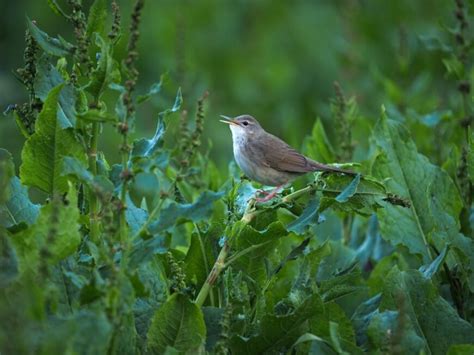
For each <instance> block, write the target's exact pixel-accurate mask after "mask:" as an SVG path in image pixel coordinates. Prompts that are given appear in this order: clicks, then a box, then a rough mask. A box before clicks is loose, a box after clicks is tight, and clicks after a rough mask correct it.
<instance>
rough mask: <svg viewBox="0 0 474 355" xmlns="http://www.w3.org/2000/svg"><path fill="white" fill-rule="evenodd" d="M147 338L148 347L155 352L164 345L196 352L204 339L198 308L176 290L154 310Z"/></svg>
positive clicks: (204, 329)
mask: <svg viewBox="0 0 474 355" xmlns="http://www.w3.org/2000/svg"><path fill="white" fill-rule="evenodd" d="M147 339H148V344H147V349H148V351H150V352H152V353H154V354H162V353H164V352H165V350H166V347H167V346H171V347H173V348H175V349H176V350H178V351H180V352H189V353H197V352H198V351H199V349H201V347H202V346H203V345H204V340H205V339H206V326H205V323H204V317H203V314H202V311H201V309H200V308H199V307H198V306H196V305H195V304H194V303H193V302H191V301H190V300H189V299H188V298H187V297H186V296H184V295H180V294H177V293H175V294H174V295H172V296H171V297H170V298H169V299H168V301H166V302H165V303H164V304H163V305H162V306H161V307H160V308H159V309H158V311H156V313H155V315H154V316H153V320H152V323H151V326H150V329H149V330H148V335H147Z"/></svg>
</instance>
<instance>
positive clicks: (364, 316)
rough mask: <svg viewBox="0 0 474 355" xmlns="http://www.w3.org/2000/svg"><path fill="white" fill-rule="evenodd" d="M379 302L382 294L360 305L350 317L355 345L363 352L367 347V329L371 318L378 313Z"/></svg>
mask: <svg viewBox="0 0 474 355" xmlns="http://www.w3.org/2000/svg"><path fill="white" fill-rule="evenodd" d="M381 301H382V294H380V293H379V294H377V295H375V296H374V297H372V298H369V299H368V300H367V301H365V302H363V303H361V304H360V305H359V306H358V307H357V309H356V310H355V312H354V314H353V315H352V318H351V321H352V324H353V325H354V330H355V335H356V340H357V344H358V345H359V346H360V347H361V348H362V349H364V350H367V349H368V347H369V338H368V335H367V329H368V327H369V324H370V321H371V320H372V318H373V317H374V316H375V315H376V314H378V313H379V310H378V309H379V306H380V302H381Z"/></svg>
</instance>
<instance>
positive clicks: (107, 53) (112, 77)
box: [85, 34, 120, 102]
mask: <svg viewBox="0 0 474 355" xmlns="http://www.w3.org/2000/svg"><path fill="white" fill-rule="evenodd" d="M95 43H96V45H97V46H98V47H99V48H100V56H99V60H98V62H97V67H96V68H95V69H94V70H93V71H92V73H91V80H90V82H89V84H87V86H86V87H85V88H86V90H87V92H89V93H90V94H91V95H92V97H93V98H94V100H95V101H96V102H98V101H99V99H100V97H101V95H102V94H103V92H104V90H105V89H106V88H107V87H108V86H109V85H110V84H111V83H116V82H118V81H119V80H120V71H119V69H118V65H117V62H116V61H115V60H114V59H113V57H112V49H111V47H110V44H109V43H108V42H106V41H105V40H104V39H103V38H102V37H101V36H100V35H99V34H96V37H95Z"/></svg>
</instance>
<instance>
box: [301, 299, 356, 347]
mask: <svg viewBox="0 0 474 355" xmlns="http://www.w3.org/2000/svg"><path fill="white" fill-rule="evenodd" d="M309 324H310V331H311V333H312V334H315V335H317V336H318V337H321V338H322V339H324V340H325V341H326V342H327V343H328V344H332V346H333V348H340V350H341V352H342V351H351V353H354V351H355V352H357V351H359V352H360V350H359V349H357V347H356V345H355V334H354V329H353V327H352V324H351V321H350V320H349V319H348V318H347V316H346V314H345V313H344V311H343V310H342V308H341V307H339V306H338V305H337V303H335V302H329V303H325V304H324V313H322V314H318V315H317V316H316V317H314V318H311V319H310V320H309ZM334 324H336V325H337V328H338V329H337V330H336V329H335V326H334ZM332 338H336V339H335V340H336V343H338V344H339V345H337V344H335V342H334V340H333V339H332ZM343 349H344V350H343Z"/></svg>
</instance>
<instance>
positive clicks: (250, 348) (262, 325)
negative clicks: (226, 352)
mask: <svg viewBox="0 0 474 355" xmlns="http://www.w3.org/2000/svg"><path fill="white" fill-rule="evenodd" d="M323 310H324V306H323V303H322V301H321V299H320V298H319V296H318V294H316V293H315V294H313V295H311V296H310V297H308V298H307V299H306V300H305V301H304V302H302V304H301V305H300V307H298V308H297V309H296V310H294V311H293V312H291V313H289V314H286V315H274V314H265V315H264V316H263V317H262V319H261V320H260V321H259V324H258V332H257V334H255V335H252V336H251V337H249V338H247V337H243V336H239V335H235V336H234V337H232V338H231V339H230V341H231V344H230V348H231V350H232V353H236V354H262V353H265V352H270V353H271V352H273V353H278V352H281V351H283V350H284V349H288V348H289V347H290V346H291V345H292V344H293V343H294V342H295V341H296V340H297V339H298V338H299V336H300V335H301V334H302V333H305V331H304V329H305V327H303V325H304V324H305V323H306V321H307V320H308V319H310V318H312V317H315V316H317V315H318V314H321V313H322V312H323Z"/></svg>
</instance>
